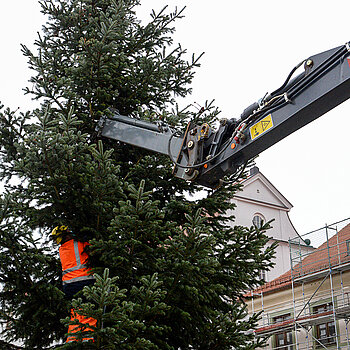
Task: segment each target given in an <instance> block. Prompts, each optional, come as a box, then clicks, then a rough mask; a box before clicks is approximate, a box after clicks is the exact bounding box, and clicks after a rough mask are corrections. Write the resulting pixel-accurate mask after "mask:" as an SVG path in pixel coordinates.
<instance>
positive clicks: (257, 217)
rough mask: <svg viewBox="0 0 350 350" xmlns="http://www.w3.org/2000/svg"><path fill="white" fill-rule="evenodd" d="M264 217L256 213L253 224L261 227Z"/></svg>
mask: <svg viewBox="0 0 350 350" xmlns="http://www.w3.org/2000/svg"><path fill="white" fill-rule="evenodd" d="M263 221H264V219H263V218H262V217H261V215H257V214H256V215H254V217H253V225H254V226H255V227H257V228H260V227H261V226H262V223H263Z"/></svg>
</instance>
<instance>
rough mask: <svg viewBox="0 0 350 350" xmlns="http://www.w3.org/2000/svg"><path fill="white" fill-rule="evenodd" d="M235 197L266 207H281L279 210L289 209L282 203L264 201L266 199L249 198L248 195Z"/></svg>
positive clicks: (234, 197) (235, 197)
mask: <svg viewBox="0 0 350 350" xmlns="http://www.w3.org/2000/svg"><path fill="white" fill-rule="evenodd" d="M233 199H238V200H241V201H243V202H247V203H253V204H254V203H258V204H260V205H263V206H265V207H269V208H274V209H279V210H283V211H286V212H288V211H289V208H286V207H284V206H282V205H277V204H272V203H268V202H264V201H259V200H256V199H252V198H248V197H242V196H237V195H234V196H233Z"/></svg>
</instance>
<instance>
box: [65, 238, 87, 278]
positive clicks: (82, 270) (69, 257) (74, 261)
mask: <svg viewBox="0 0 350 350" xmlns="http://www.w3.org/2000/svg"><path fill="white" fill-rule="evenodd" d="M88 245H89V243H87V242H78V241H75V240H73V239H71V240H69V241H67V242H65V243H63V244H62V245H61V246H60V248H59V252H60V259H61V265H62V281H63V284H67V283H73V282H78V281H85V280H89V279H94V277H93V276H91V275H90V274H89V272H90V271H91V269H90V268H88V267H87V265H86V263H87V260H88V255H87V253H86V252H84V249H85V248H86V247H87V246H88Z"/></svg>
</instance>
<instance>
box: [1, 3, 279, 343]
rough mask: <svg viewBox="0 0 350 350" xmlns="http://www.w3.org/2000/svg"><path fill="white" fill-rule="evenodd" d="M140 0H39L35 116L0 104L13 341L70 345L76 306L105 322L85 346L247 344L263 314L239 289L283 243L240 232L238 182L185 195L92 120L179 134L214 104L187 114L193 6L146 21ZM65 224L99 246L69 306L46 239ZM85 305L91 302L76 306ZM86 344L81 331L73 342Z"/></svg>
mask: <svg viewBox="0 0 350 350" xmlns="http://www.w3.org/2000/svg"><path fill="white" fill-rule="evenodd" d="M138 5H139V1H137V0H124V1H117V0H79V1H78V0H42V1H41V6H42V12H43V13H44V14H45V15H47V18H48V22H47V23H46V24H45V26H44V27H43V30H42V34H40V35H39V36H38V39H37V41H36V43H35V44H36V48H37V51H36V52H31V51H30V50H29V49H28V48H27V47H26V46H23V47H22V50H23V54H24V55H25V56H26V57H27V58H28V64H29V67H30V68H31V69H32V70H33V72H34V73H33V76H32V78H31V80H30V85H29V86H30V87H28V88H26V89H25V92H26V93H27V94H30V95H32V97H33V98H34V99H37V100H39V101H40V108H38V109H36V110H34V111H31V112H28V113H18V112H13V111H11V110H10V109H8V108H6V109H5V108H4V107H3V106H2V108H1V119H0V123H1V128H0V142H1V143H0V145H1V148H0V151H1V160H2V162H1V166H0V167H1V172H0V175H1V179H2V180H3V181H4V183H5V190H4V193H3V194H2V196H1V209H0V210H1V230H0V278H1V287H0V288H1V289H0V303H1V315H0V320H1V322H2V324H3V328H2V339H4V340H3V341H4V344H7V345H6V346H7V347H8V348H9V349H11V348H16V347H15V345H11V344H14V343H16V342H17V343H18V342H19V343H20V344H24V346H25V348H27V349H45V348H49V347H52V346H53V347H57V348H59V347H62V348H80V346H83V345H84V343H78V342H75V343H74V344H70V345H63V346H61V345H53V344H62V343H63V342H64V338H65V336H66V333H67V324H68V323H69V321H68V315H69V309H70V308H71V307H72V306H73V307H74V308H79V309H80V310H81V312H82V313H84V314H86V315H88V316H92V317H94V318H95V319H97V325H96V329H94V332H93V336H94V338H95V342H94V343H90V344H88V345H86V344H85V345H84V346H85V348H86V346H89V348H96V349H190V348H191V349H214V348H215V349H230V348H232V347H233V348H236V349H238V348H239V349H253V348H255V347H257V346H258V345H259V343H258V342H257V341H256V340H254V337H253V335H252V333H251V332H247V331H249V330H251V329H252V328H254V326H255V325H256V322H257V319H258V316H257V315H254V316H253V317H250V318H248V317H246V308H245V306H244V304H243V303H242V295H243V294H244V291H246V290H248V289H250V288H253V287H254V286H256V285H258V284H260V283H262V282H261V281H260V279H259V273H260V271H262V270H267V269H269V267H270V266H271V262H270V261H271V258H272V256H273V247H272V248H271V247H270V248H267V249H265V248H264V246H265V244H266V243H267V237H266V236H265V234H264V232H265V230H266V229H267V228H268V225H267V224H266V225H264V226H263V227H261V228H256V227H251V228H244V227H239V226H233V225H232V221H233V220H234V218H233V217H228V216H227V215H226V213H227V211H228V210H229V209H233V204H232V202H230V198H232V196H233V195H234V193H235V192H236V191H237V190H238V189H239V185H237V183H234V184H228V185H227V186H225V187H221V188H220V189H218V190H216V191H210V192H208V194H207V196H206V197H205V198H204V199H200V200H194V198H195V196H194V197H193V198H192V200H189V199H188V198H189V196H191V195H192V196H193V195H195V194H196V193H197V192H198V191H200V190H201V188H200V187H199V186H197V185H195V184H188V183H186V182H184V181H182V180H179V179H176V178H174V177H173V176H172V174H171V170H172V169H171V162H170V160H169V159H168V158H167V157H165V156H161V155H157V154H151V153H150V152H147V151H144V150H140V149H135V148H133V147H132V146H128V145H124V144H121V143H118V142H112V141H110V140H105V139H103V140H98V139H96V133H95V126H96V123H97V122H98V120H99V118H100V117H101V116H103V115H106V114H108V113H109V110H110V108H113V109H116V110H118V111H119V112H120V113H121V114H124V115H132V116H133V117H134V118H138V119H142V120H147V121H153V122H156V121H158V120H162V121H165V122H167V123H168V124H170V125H172V127H174V128H176V129H178V130H179V131H181V130H183V128H184V126H185V124H186V123H187V122H188V121H189V120H192V121H195V122H197V123H200V122H204V121H205V122H209V123H213V122H215V121H216V120H217V118H218V114H219V110H218V109H217V108H215V107H214V106H213V105H212V104H210V103H209V104H205V105H204V107H203V108H201V109H200V111H196V110H191V109H188V108H184V109H182V110H180V109H179V108H178V107H177V104H176V102H177V98H181V97H185V96H187V95H188V94H190V93H191V86H190V85H191V82H192V80H193V77H194V72H195V69H196V68H197V67H199V59H200V55H199V56H198V57H197V56H192V59H191V60H187V59H186V57H187V56H186V50H184V49H183V48H182V47H181V46H180V45H178V46H176V45H174V43H173V39H172V34H173V33H174V30H175V29H174V25H175V22H176V21H177V20H178V19H180V18H181V17H182V16H183V11H177V10H175V11H174V12H169V11H168V10H167V9H166V8H164V9H163V10H161V11H159V12H152V14H151V18H150V21H149V23H148V24H145V25H143V24H141V22H140V21H139V20H138V19H137V16H136V9H137V6H138ZM61 224H64V225H67V226H68V227H69V228H70V229H71V231H72V232H73V233H74V235H75V237H77V239H83V240H89V241H90V243H91V245H90V265H91V266H92V267H93V270H94V272H95V276H96V283H95V285H94V286H91V287H86V288H85V289H84V291H83V292H82V293H80V295H77V297H76V299H75V300H74V301H73V302H72V303H71V302H70V301H68V300H66V299H65V296H64V293H63V292H62V289H61V272H60V269H61V266H60V262H59V258H58V254H57V246H54V245H53V243H52V242H51V241H50V232H51V230H52V229H53V227H55V226H57V225H61ZM82 297H83V298H82ZM77 336H78V337H79V336H81V334H80V335H79V334H78V335H77Z"/></svg>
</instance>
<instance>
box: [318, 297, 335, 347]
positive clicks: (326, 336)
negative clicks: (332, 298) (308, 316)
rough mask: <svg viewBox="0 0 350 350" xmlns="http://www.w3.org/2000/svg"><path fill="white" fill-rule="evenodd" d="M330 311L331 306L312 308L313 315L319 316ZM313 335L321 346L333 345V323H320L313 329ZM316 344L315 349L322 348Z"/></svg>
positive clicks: (324, 305)
mask: <svg viewBox="0 0 350 350" xmlns="http://www.w3.org/2000/svg"><path fill="white" fill-rule="evenodd" d="M331 309H332V304H331V303H329V304H323V305H319V306H316V307H314V313H315V314H320V313H323V312H327V311H330V310H331ZM315 331H316V332H315V333H316V334H315V335H316V338H317V339H318V341H319V342H320V343H322V344H323V345H330V344H335V342H336V340H335V335H336V334H335V323H334V321H332V322H326V323H321V324H318V325H317V326H316V327H315ZM320 343H318V342H316V346H317V347H322V345H321V344H320Z"/></svg>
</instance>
